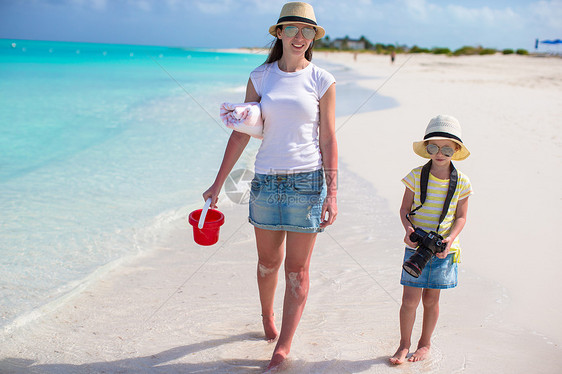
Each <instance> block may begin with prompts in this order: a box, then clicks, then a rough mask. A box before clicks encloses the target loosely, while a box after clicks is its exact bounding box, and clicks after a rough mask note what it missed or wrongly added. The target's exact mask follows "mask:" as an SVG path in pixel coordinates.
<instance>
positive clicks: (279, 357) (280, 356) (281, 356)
mask: <svg viewBox="0 0 562 374" xmlns="http://www.w3.org/2000/svg"><path fill="white" fill-rule="evenodd" d="M287 355H288V352H283V351H281V350H278V351H275V352H274V353H273V357H271V361H269V365H267V372H271V371H276V370H277V369H279V368H280V366H281V364H282V363H283V362H284V361H285V359H286V358H287Z"/></svg>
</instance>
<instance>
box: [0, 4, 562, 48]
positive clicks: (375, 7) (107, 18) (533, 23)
mask: <svg viewBox="0 0 562 374" xmlns="http://www.w3.org/2000/svg"><path fill="white" fill-rule="evenodd" d="M285 2H286V1H284V0H0V38H14V39H36V40H60V41H78V42H98V43H123V44H147V45H164V46H182V47H203V48H234V47H252V46H256V47H263V46H266V45H268V44H269V42H270V41H271V39H272V38H271V37H270V36H269V34H268V33H267V29H268V27H269V26H270V25H272V24H274V23H275V21H276V20H277V18H278V16H279V12H280V10H281V7H282V5H283V4H284V3H285ZM309 2H310V3H311V4H312V5H313V6H314V8H315V12H316V17H317V19H318V22H319V24H321V25H322V26H323V27H324V28H325V29H326V31H327V35H329V36H330V37H331V38H332V39H334V38H337V37H344V36H346V35H347V36H349V37H351V38H359V37H360V36H361V35H364V36H366V37H367V38H368V39H369V40H371V41H372V42H380V43H384V44H390V43H392V44H394V43H399V44H405V45H408V46H412V45H418V46H421V47H428V48H431V47H436V46H443V47H449V48H451V49H456V48H459V47H461V46H464V45H472V46H476V45H482V46H484V47H491V48H498V49H502V48H526V49H529V50H531V49H533V48H534V40H535V38H539V39H541V40H542V39H556V38H562V0H541V1H536V0H529V1H525V0H511V1H507V0H494V1H491V0H490V1H483V0H449V1H446V0H394V1H386V0H355V1H354V0H337V1H336V0H318V1H312V0H311V1H309Z"/></svg>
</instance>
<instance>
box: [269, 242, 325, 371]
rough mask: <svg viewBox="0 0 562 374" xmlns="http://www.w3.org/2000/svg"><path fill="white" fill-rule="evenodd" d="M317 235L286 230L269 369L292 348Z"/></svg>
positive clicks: (305, 297) (306, 288)
mask: <svg viewBox="0 0 562 374" xmlns="http://www.w3.org/2000/svg"><path fill="white" fill-rule="evenodd" d="M316 235H317V234H316V233H311V234H309V233H299V232H287V255H286V258H285V282H286V286H285V299H284V303H283V322H282V325H281V333H280V334H279V340H278V341H277V346H276V347H275V350H274V351H273V356H272V358H271V361H270V363H269V365H268V369H272V368H274V367H277V366H279V364H281V363H282V362H283V360H285V358H286V357H287V355H288V354H289V352H290V350H291V343H292V341H293V337H294V335H295V331H296V330H297V326H298V324H299V321H300V319H301V316H302V313H303V310H304V306H305V304H306V299H307V297H308V288H309V266H310V257H311V255H312V249H313V248H314V243H315V242H316Z"/></svg>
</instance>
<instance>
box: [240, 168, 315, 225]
mask: <svg viewBox="0 0 562 374" xmlns="http://www.w3.org/2000/svg"><path fill="white" fill-rule="evenodd" d="M325 198H326V186H325V183H324V173H323V171H322V169H319V170H316V171H312V172H305V173H288V174H255V176H254V179H253V180H252V183H251V190H250V216H249V221H250V223H251V224H252V225H254V226H255V227H259V228H262V229H266V230H275V231H294V232H305V233H315V232H321V231H324V229H322V228H320V223H321V222H322V217H321V214H322V204H323V203H324V199H325Z"/></svg>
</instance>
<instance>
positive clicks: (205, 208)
mask: <svg viewBox="0 0 562 374" xmlns="http://www.w3.org/2000/svg"><path fill="white" fill-rule="evenodd" d="M211 201H212V199H211V198H210V197H209V198H208V199H207V200H206V201H205V206H203V210H202V211H201V216H200V217H199V224H198V225H197V227H198V228H199V230H201V229H202V228H203V225H204V224H205V217H206V216H207V212H208V211H209V207H210V206H211Z"/></svg>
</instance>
